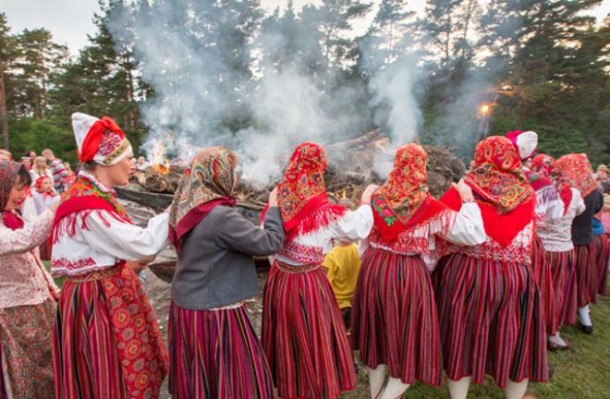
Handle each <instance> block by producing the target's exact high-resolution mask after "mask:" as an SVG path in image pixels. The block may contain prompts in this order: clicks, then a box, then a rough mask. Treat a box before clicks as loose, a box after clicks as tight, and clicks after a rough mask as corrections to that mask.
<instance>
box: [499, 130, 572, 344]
mask: <svg viewBox="0 0 610 399" xmlns="http://www.w3.org/2000/svg"><path fill="white" fill-rule="evenodd" d="M506 137H508V138H509V139H510V140H511V141H512V143H513V145H514V146H515V148H516V149H517V152H518V153H519V157H520V158H521V162H522V164H523V170H524V172H525V177H526V178H527V179H528V180H529V182H530V185H531V186H532V188H533V189H534V192H535V193H536V228H535V235H534V246H533V249H532V264H531V267H532V271H533V272H534V278H535V279H536V282H537V283H538V287H539V288H540V294H541V295H542V310H543V312H544V320H545V325H546V332H547V334H548V335H549V336H552V335H554V334H555V333H556V332H557V330H558V329H559V320H558V319H557V318H556V314H557V312H556V309H555V295H554V292H553V275H552V273H551V265H550V264H549V263H548V261H547V258H546V255H545V253H544V252H545V251H544V242H543V238H542V237H541V236H540V235H539V234H538V228H537V226H538V225H539V224H540V223H542V222H547V223H552V222H553V221H556V220H559V219H560V218H561V216H562V215H563V209H564V208H563V203H562V202H561V199H560V198H559V194H558V193H557V189H556V188H555V185H554V184H553V182H552V181H551V180H549V179H548V178H547V177H545V176H542V175H541V174H539V173H535V172H533V171H532V170H531V169H530V168H529V166H530V164H531V159H532V157H533V156H534V154H535V151H536V148H537V146H538V134H537V133H535V132H532V131H527V132H523V131H520V130H515V131H513V132H510V133H508V134H507V135H506Z"/></svg>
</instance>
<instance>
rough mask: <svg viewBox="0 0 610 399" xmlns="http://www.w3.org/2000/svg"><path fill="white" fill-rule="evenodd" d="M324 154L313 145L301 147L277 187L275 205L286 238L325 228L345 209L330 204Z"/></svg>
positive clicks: (298, 147) (308, 144) (317, 146)
mask: <svg viewBox="0 0 610 399" xmlns="http://www.w3.org/2000/svg"><path fill="white" fill-rule="evenodd" d="M326 167H327V163H326V152H325V151H324V148H322V146H320V145H319V144H316V143H311V142H305V143H301V144H299V145H298V146H297V148H296V149H295V150H294V153H293V154H292V156H291V157H290V161H289V162H288V167H287V168H286V171H285V172H284V178H283V180H282V182H281V183H280V184H279V185H278V192H277V201H278V206H279V208H280V211H281V214H282V220H283V222H284V230H285V232H286V235H287V237H288V238H290V237H294V236H296V235H298V234H306V233H309V232H312V231H315V230H317V229H319V228H321V227H325V226H327V225H328V224H329V223H330V222H331V221H332V220H334V219H336V218H337V217H339V216H341V215H343V214H344V213H345V208H344V207H342V206H340V205H337V204H333V203H332V202H330V201H329V199H328V196H327V194H326V186H325V184H324V171H325V170H326Z"/></svg>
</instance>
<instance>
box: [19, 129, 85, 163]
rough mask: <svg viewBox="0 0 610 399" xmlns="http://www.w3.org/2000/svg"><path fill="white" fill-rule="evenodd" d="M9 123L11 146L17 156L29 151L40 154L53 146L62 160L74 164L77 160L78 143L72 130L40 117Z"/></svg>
mask: <svg viewBox="0 0 610 399" xmlns="http://www.w3.org/2000/svg"><path fill="white" fill-rule="evenodd" d="M9 125H10V130H11V136H10V138H11V139H10V148H11V151H12V153H13V155H14V156H15V158H18V157H20V156H23V155H25V154H26V153H27V152H29V151H36V153H38V154H40V152H41V151H42V150H43V149H45V148H51V149H53V151H54V152H55V154H56V155H57V157H59V158H61V159H62V160H64V161H68V162H70V163H72V164H74V163H75V162H76V144H75V142H74V135H73V134H72V131H71V130H68V129H62V128H60V127H58V126H56V125H55V124H53V123H52V122H50V121H49V120H46V119H39V118H19V119H17V120H13V121H11V122H10V123H9Z"/></svg>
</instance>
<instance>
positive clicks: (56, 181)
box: [41, 148, 68, 193]
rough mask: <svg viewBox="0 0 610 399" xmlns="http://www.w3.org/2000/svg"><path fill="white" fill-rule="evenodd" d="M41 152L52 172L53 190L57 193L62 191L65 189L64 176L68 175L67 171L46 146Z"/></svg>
mask: <svg viewBox="0 0 610 399" xmlns="http://www.w3.org/2000/svg"><path fill="white" fill-rule="evenodd" d="M41 154H42V156H43V157H45V158H46V160H47V161H48V162H49V167H50V168H51V172H52V173H53V185H54V187H55V191H57V192H58V193H63V192H64V190H65V189H66V177H68V171H67V170H66V168H65V166H64V163H63V161H62V160H61V159H59V158H56V157H55V154H54V153H53V151H52V150H50V149H48V148H45V149H44V150H42V153H41Z"/></svg>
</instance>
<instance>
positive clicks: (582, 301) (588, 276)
mask: <svg viewBox="0 0 610 399" xmlns="http://www.w3.org/2000/svg"><path fill="white" fill-rule="evenodd" d="M574 254H575V255H574V256H575V258H576V259H575V263H576V305H577V306H578V307H582V306H587V305H588V304H590V303H597V288H598V280H597V263H596V256H597V251H596V249H595V242H592V243H591V244H589V245H574Z"/></svg>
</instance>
